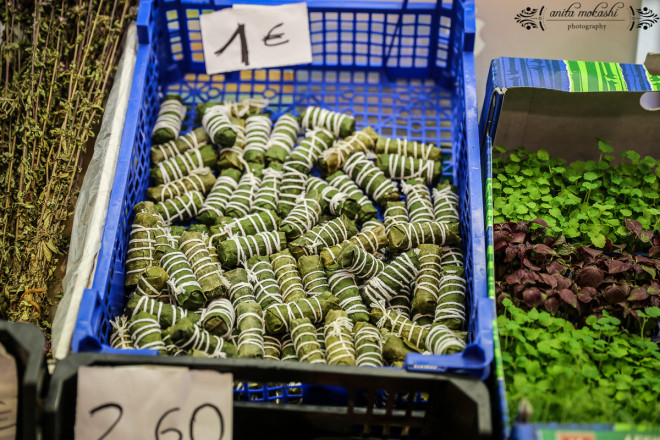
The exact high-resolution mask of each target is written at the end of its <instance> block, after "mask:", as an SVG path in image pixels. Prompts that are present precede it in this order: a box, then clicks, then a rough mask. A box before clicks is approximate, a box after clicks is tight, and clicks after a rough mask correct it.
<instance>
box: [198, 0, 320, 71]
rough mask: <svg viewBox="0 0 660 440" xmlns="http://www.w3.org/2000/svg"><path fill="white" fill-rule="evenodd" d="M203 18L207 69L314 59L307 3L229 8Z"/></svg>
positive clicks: (284, 64) (201, 23) (241, 67)
mask: <svg viewBox="0 0 660 440" xmlns="http://www.w3.org/2000/svg"><path fill="white" fill-rule="evenodd" d="M199 21H200V26H201V29H202V45H203V47H204V60H205V62H206V73H209V74H212V73H221V72H230V71H234V70H246V69H261V68H264V67H277V66H290V65H294V64H307V63H311V62H312V45H311V41H310V37H309V18H308V16H307V4H306V3H291V4H287V5H281V6H243V7H237V8H226V9H223V10H220V11H217V12H212V13H209V14H203V15H202V16H201V17H200V18H199Z"/></svg>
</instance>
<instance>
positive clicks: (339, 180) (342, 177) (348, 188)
mask: <svg viewBox="0 0 660 440" xmlns="http://www.w3.org/2000/svg"><path fill="white" fill-rule="evenodd" d="M326 180H327V182H328V183H329V184H330V185H332V186H333V187H335V188H337V190H339V191H341V192H343V193H344V194H346V195H348V196H349V197H352V198H354V199H355V200H357V202H358V205H360V211H359V212H358V220H359V221H360V222H361V223H364V222H365V221H367V220H371V219H375V218H376V216H377V215H378V211H377V210H376V207H375V206H374V205H373V203H371V200H369V197H367V196H366V195H365V194H364V193H363V192H362V190H361V189H360V187H359V186H358V185H357V183H355V182H354V181H353V180H352V179H351V178H350V177H349V176H347V175H346V174H345V173H344V172H343V171H341V170H339V171H336V172H334V173H332V174H331V175H329V176H327V177H326Z"/></svg>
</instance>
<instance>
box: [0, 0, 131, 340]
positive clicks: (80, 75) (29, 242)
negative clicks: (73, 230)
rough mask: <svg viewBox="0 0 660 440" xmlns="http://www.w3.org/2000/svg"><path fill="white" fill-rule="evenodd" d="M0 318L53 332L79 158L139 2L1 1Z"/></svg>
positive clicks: (96, 121)
mask: <svg viewBox="0 0 660 440" xmlns="http://www.w3.org/2000/svg"><path fill="white" fill-rule="evenodd" d="M3 5H4V6H3V7H2V8H0V22H2V23H4V24H5V26H4V32H3V38H2V39H3V40H4V42H3V44H0V72H2V81H1V84H0V96H1V98H0V121H1V123H0V181H1V182H2V190H1V191H0V207H1V214H0V231H1V233H2V239H1V240H0V268H2V269H1V270H0V284H1V285H2V294H1V295H0V318H2V319H9V320H11V321H19V322H30V323H34V324H37V325H39V326H40V327H41V328H42V329H44V330H48V329H49V328H50V320H51V316H50V311H51V306H52V305H53V304H52V296H51V295H49V294H48V290H49V288H51V287H52V286H53V284H54V282H55V281H56V278H57V275H56V270H55V269H56V266H57V264H58V257H59V256H61V255H63V254H64V253H65V252H66V250H67V246H68V242H69V240H68V237H67V236H66V234H65V232H64V231H65V225H66V223H67V220H68V219H69V217H70V214H71V213H72V212H73V203H74V201H75V197H76V193H77V191H78V186H77V183H78V180H79V178H80V173H81V165H82V160H83V155H84V154H85V151H86V149H87V146H88V143H89V141H90V140H91V139H93V138H94V133H95V129H96V127H98V125H99V123H100V121H101V116H102V115H103V106H104V104H105V99H106V97H107V94H108V93H109V90H110V87H111V85H112V80H113V75H114V73H115V69H116V65H117V61H118V59H119V56H120V52H121V50H120V49H121V48H120V40H121V37H122V35H123V32H124V30H125V29H126V27H127V25H128V23H129V21H130V20H131V18H132V16H133V12H134V10H133V7H134V6H135V5H137V1H135V0H110V1H102V0H90V1H82V0H62V1H59V2H34V3H32V2H13V1H12V2H3Z"/></svg>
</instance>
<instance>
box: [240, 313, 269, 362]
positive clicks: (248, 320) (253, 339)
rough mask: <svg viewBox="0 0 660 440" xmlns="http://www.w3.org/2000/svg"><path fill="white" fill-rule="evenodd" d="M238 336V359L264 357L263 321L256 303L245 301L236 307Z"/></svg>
mask: <svg viewBox="0 0 660 440" xmlns="http://www.w3.org/2000/svg"><path fill="white" fill-rule="evenodd" d="M236 327H237V328H238V330H239V334H238V357H239V358H258V359H261V358H263V357H264V320H263V315H262V312H261V307H259V304H257V303H256V302H251V301H246V302H243V303H240V304H239V305H238V307H236Z"/></svg>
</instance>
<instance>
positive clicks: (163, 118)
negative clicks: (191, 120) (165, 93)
mask: <svg viewBox="0 0 660 440" xmlns="http://www.w3.org/2000/svg"><path fill="white" fill-rule="evenodd" d="M185 117H186V106H185V105H183V103H181V102H180V101H179V100H178V99H167V100H165V101H163V103H162V104H161V105H160V110H159V111H158V117H157V118H156V123H155V124H154V129H153V130H152V135H153V133H155V132H156V131H157V130H160V129H163V128H165V129H168V130H170V131H171V132H172V133H174V137H177V136H178V135H179V131H180V130H181V122H182V121H183V118H185Z"/></svg>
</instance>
